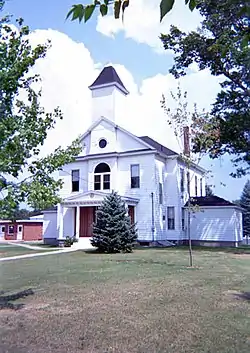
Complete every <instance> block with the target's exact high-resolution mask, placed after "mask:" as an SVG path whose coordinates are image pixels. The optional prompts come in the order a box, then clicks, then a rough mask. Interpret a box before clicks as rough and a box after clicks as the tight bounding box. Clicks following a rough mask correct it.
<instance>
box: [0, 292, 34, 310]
mask: <svg viewBox="0 0 250 353" xmlns="http://www.w3.org/2000/svg"><path fill="white" fill-rule="evenodd" d="M3 294H4V292H1V295H0V310H3V309H10V310H20V309H22V308H23V307H24V304H23V303H15V304H13V303H12V302H13V301H16V300H18V299H22V298H25V297H27V296H29V295H33V294H35V293H34V291H33V290H32V289H25V290H23V291H20V292H17V293H14V294H9V295H3Z"/></svg>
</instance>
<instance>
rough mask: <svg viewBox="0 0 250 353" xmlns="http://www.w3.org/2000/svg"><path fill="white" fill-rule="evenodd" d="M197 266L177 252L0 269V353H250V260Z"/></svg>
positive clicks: (52, 260)
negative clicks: (191, 265) (192, 265)
mask: <svg viewBox="0 0 250 353" xmlns="http://www.w3.org/2000/svg"><path fill="white" fill-rule="evenodd" d="M194 264H195V268H189V267H188V251H187V249H173V248H171V249H166V250H165V249H164V250H163V249H159V250H157V249H144V250H136V251H135V253H133V254H127V255H122V254H115V255H98V254H93V253H89V254H87V253H85V252H81V251H77V252H75V253H68V254H60V255H51V256H50V255H48V256H44V257H37V258H31V259H25V260H18V261H8V262H6V263H0V286H1V288H0V292H1V295H0V307H1V308H2V310H0V352H11V353H12V352H13V353H24V352H25V353H33V352H35V353H52V352H53V353H69V352H70V353H82V352H84V353H92V352H93V353H111V352H112V353H163V352H164V353H191V352H193V353H237V352H239V353H249V352H250V255H249V254H234V253H230V252H224V251H209V250H208V249H207V250H202V251H200V250H196V251H194ZM25 291H26V292H25Z"/></svg>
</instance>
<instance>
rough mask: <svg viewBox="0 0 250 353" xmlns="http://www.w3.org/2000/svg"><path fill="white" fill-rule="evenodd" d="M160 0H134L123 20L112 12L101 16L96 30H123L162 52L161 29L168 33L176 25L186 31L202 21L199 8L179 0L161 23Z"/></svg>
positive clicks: (106, 31) (131, 36) (126, 35)
mask: <svg viewBox="0 0 250 353" xmlns="http://www.w3.org/2000/svg"><path fill="white" fill-rule="evenodd" d="M159 4H160V0H133V1H131V2H130V5H129V7H128V8H127V9H126V11H125V16H124V22H122V19H114V16H113V14H110V15H108V16H105V17H102V16H98V22H97V27H96V29H97V31H99V32H101V33H102V34H104V35H106V36H110V37H114V36H115V34H117V33H118V32H124V35H125V37H126V38H132V39H133V40H135V41H137V42H138V43H145V44H148V45H149V46H151V47H153V48H154V49H156V50H157V51H158V52H163V49H162V44H161V41H160V39H159V35H160V34H161V33H167V32H168V31H169V27H170V25H175V26H177V27H179V28H180V29H182V30H183V31H190V30H193V29H196V28H197V26H198V25H199V23H200V21H201V16H200V14H199V12H198V11H196V10H194V11H193V12H191V11H190V10H189V9H188V6H186V5H185V3H184V0H176V1H175V5H174V8H173V9H172V11H171V12H170V13H169V14H167V15H166V16H165V18H164V19H163V21H162V22H161V23H160V8H159Z"/></svg>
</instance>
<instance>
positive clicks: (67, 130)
mask: <svg viewBox="0 0 250 353" xmlns="http://www.w3.org/2000/svg"><path fill="white" fill-rule="evenodd" d="M47 39H50V40H51V48H50V49H49V50H48V53H47V55H46V57H45V58H44V59H40V60H39V61H38V62H37V64H36V66H35V69H34V71H35V72H37V73H39V74H40V76H41V78H42V90H43V94H42V101H41V103H42V105H43V106H44V107H45V108H46V110H47V111H51V110H52V109H53V108H54V107H56V106H60V108H61V109H62V111H63V114H64V119H63V120H62V121H58V123H57V125H56V128H55V129H54V130H53V131H51V132H50V133H49V136H48V139H47V141H46V143H45V146H44V148H43V151H44V153H45V152H48V151H50V150H52V149H54V148H56V147H57V146H58V145H61V144H62V145H64V146H65V145H67V144H70V142H71V141H72V140H73V139H74V138H76V137H77V136H78V135H79V134H81V133H83V132H84V131H85V130H86V129H87V128H88V126H89V125H90V124H91V104H92V102H91V94H90V91H89V89H88V86H89V85H90V84H91V83H92V82H93V81H94V80H95V78H96V77H97V75H98V73H99V72H100V70H101V68H102V66H101V65H100V63H95V62H94V60H93V59H92V57H91V54H90V52H89V50H88V49H87V48H86V47H85V46H84V44H82V43H77V42H74V41H73V40H72V39H70V38H69V37H68V36H67V35H65V34H63V33H60V32H58V31H55V30H36V31H35V32H33V33H32V34H31V42H32V43H33V44H34V45H35V44H38V43H45V42H46V40H47ZM110 64H112V63H110ZM113 66H114V67H115V68H116V70H117V72H118V74H119V76H120V77H121V79H122V81H123V82H124V84H125V86H126V87H127V89H128V90H129V92H130V95H128V96H127V97H126V100H127V102H126V105H125V107H124V109H123V114H121V116H119V118H118V121H117V123H118V124H120V125H121V126H123V127H124V128H126V129H128V130H130V131H131V132H133V133H135V134H137V135H144V134H146V135H151V136H152V137H153V138H155V139H158V140H159V141H160V142H162V143H165V144H167V145H168V147H169V148H173V149H178V143H177V141H176V139H175V137H174V136H173V134H172V133H170V131H169V126H168V124H167V121H166V116H164V113H163V110H162V108H161V106H160V100H161V98H162V94H163V93H164V94H165V95H166V98H167V103H168V105H170V106H171V105H172V106H173V102H172V100H171V98H170V91H176V88H177V85H178V82H177V81H176V80H175V79H174V77H173V76H172V75H170V74H167V75H162V74H158V75H156V76H153V77H148V78H145V79H144V80H143V81H142V84H141V85H140V86H137V84H136V83H135V81H134V78H133V75H132V74H131V73H130V72H129V71H128V70H127V69H126V68H125V67H124V66H123V65H121V64H113ZM180 83H181V87H182V88H183V90H187V91H188V99H189V102H190V108H191V107H192V105H193V103H195V102H196V103H197V104H198V105H199V107H200V108H201V109H202V108H205V109H208V108H209V105H210V104H211V102H212V100H213V99H214V98H215V96H216V92H217V91H218V88H219V85H218V79H217V78H215V77H212V76H211V75H210V74H209V72H208V71H206V70H204V71H202V72H197V71H196V70H194V71H191V73H190V74H189V75H187V76H185V77H183V78H181V79H180Z"/></svg>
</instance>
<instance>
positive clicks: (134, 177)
mask: <svg viewBox="0 0 250 353" xmlns="http://www.w3.org/2000/svg"><path fill="white" fill-rule="evenodd" d="M130 174H131V178H130V179H131V180H130V182H131V188H132V189H136V188H139V187H140V166H139V164H132V165H131V166H130Z"/></svg>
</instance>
